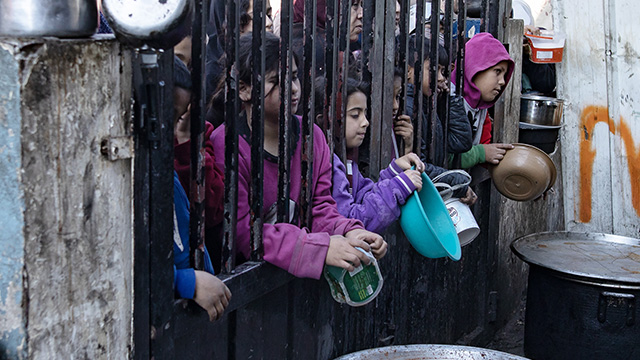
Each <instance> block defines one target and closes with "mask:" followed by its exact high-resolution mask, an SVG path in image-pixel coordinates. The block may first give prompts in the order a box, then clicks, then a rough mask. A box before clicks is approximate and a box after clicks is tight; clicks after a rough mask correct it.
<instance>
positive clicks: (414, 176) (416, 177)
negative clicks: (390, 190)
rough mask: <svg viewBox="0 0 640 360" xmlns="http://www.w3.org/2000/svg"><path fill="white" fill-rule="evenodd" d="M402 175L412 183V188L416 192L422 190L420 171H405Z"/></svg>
mask: <svg viewBox="0 0 640 360" xmlns="http://www.w3.org/2000/svg"><path fill="white" fill-rule="evenodd" d="M404 173H405V174H406V175H407V177H409V180H411V182H412V183H413V186H415V187H416V190H418V191H420V190H422V175H420V171H417V170H411V169H409V170H405V171H404Z"/></svg>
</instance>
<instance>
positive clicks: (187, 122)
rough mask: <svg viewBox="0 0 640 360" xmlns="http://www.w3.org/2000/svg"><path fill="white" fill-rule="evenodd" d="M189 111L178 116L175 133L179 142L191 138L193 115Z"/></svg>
mask: <svg viewBox="0 0 640 360" xmlns="http://www.w3.org/2000/svg"><path fill="white" fill-rule="evenodd" d="M189 115H190V114H189V112H187V113H185V114H184V115H182V116H180V118H178V121H176V125H175V127H174V129H173V135H174V136H175V137H176V140H177V141H178V144H182V143H185V142H187V141H189V140H191V116H189Z"/></svg>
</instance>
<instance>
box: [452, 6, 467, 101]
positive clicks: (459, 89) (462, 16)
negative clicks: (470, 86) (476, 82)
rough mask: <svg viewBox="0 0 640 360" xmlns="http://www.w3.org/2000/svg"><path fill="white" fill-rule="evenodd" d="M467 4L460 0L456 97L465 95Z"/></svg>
mask: <svg viewBox="0 0 640 360" xmlns="http://www.w3.org/2000/svg"><path fill="white" fill-rule="evenodd" d="M466 19H467V3H466V2H465V1H464V0H458V34H457V37H458V43H457V45H458V53H457V56H456V75H455V76H456V95H458V96H462V94H464V92H463V90H464V45H465V43H466V36H467V24H466Z"/></svg>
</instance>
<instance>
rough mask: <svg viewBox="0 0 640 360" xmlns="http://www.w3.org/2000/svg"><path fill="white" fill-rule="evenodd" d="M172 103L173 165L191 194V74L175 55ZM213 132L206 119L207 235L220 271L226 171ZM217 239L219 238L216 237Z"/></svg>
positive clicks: (216, 265) (205, 204) (186, 189)
mask: <svg viewBox="0 0 640 360" xmlns="http://www.w3.org/2000/svg"><path fill="white" fill-rule="evenodd" d="M173 78H174V88H173V98H174V102H173V106H174V119H175V122H174V124H175V125H174V126H175V127H174V135H175V137H174V141H173V150H174V156H175V158H174V160H173V166H174V169H175V170H176V172H177V173H178V178H179V179H180V183H181V184H182V187H183V188H184V189H185V192H186V193H187V194H189V190H190V188H191V116H190V115H191V112H190V109H189V108H190V106H191V85H192V84H191V74H190V73H189V70H188V69H187V67H186V65H185V64H184V62H182V61H181V60H180V59H178V57H174V66H173ZM211 133H213V125H211V124H209V123H208V122H205V131H204V139H205V149H204V150H205V152H204V154H205V157H204V163H205V168H204V174H205V196H204V206H205V211H204V212H205V219H204V223H205V237H206V239H207V241H208V242H210V244H211V246H212V247H211V249H212V250H213V253H212V255H213V259H214V264H215V269H216V271H220V264H221V261H219V260H220V255H221V254H220V250H219V249H221V246H219V245H218V244H219V239H218V237H217V236H216V233H217V230H216V229H214V225H216V224H218V223H220V222H221V221H222V214H223V210H224V209H223V202H224V201H223V200H224V197H223V196H224V180H223V179H224V174H223V172H222V171H220V169H219V168H218V166H216V165H215V160H214V156H215V155H214V152H213V144H211V141H210V140H209V137H210V136H211ZM216 239H218V240H216Z"/></svg>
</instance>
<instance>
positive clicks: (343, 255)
mask: <svg viewBox="0 0 640 360" xmlns="http://www.w3.org/2000/svg"><path fill="white" fill-rule="evenodd" d="M356 247H359V248H362V249H364V250H370V249H371V247H370V246H369V244H367V243H366V242H365V241H364V240H360V239H354V238H351V239H348V238H346V237H344V236H342V235H332V236H331V240H330V242H329V251H327V258H326V259H325V263H326V264H327V265H331V266H337V267H341V268H343V269H346V270H347V271H353V270H354V269H355V268H356V267H358V266H360V264H361V263H365V264H367V265H369V263H370V262H371V260H369V258H368V257H367V255H365V253H363V252H362V251H360V250H358V249H356Z"/></svg>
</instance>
